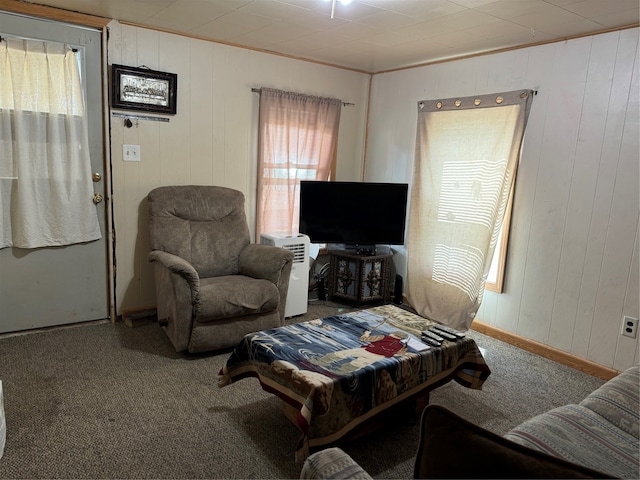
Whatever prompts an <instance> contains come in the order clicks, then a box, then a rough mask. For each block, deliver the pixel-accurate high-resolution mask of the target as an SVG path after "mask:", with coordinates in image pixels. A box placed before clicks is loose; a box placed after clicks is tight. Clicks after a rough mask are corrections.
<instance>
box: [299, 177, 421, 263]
mask: <svg viewBox="0 0 640 480" xmlns="http://www.w3.org/2000/svg"><path fill="white" fill-rule="evenodd" d="M408 188H409V186H408V185H407V184H406V183H375V182H326V181H310V180H303V181H301V182H300V228H299V230H300V233H304V234H305V235H308V236H309V238H310V239H311V242H312V243H333V244H344V246H345V249H347V250H355V251H356V252H358V253H361V254H367V253H368V254H373V253H375V246H376V245H402V244H404V234H405V221H406V215H407V192H408Z"/></svg>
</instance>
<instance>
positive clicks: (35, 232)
mask: <svg viewBox="0 0 640 480" xmlns="http://www.w3.org/2000/svg"><path fill="white" fill-rule="evenodd" d="M78 55H79V52H77V51H75V50H74V49H72V48H71V47H69V46H67V45H64V44H59V43H53V42H41V41H32V40H22V39H14V38H3V39H2V41H1V42H0V202H1V205H0V248H4V247H9V246H14V247H20V248H37V247H48V246H61V245H69V244H72V243H80V242H88V241H91V240H96V239H99V238H100V237H101V235H102V234H101V232H100V225H99V223H98V216H97V211H96V207H95V205H94V204H93V202H92V198H93V185H92V183H91V165H90V159H89V140H88V133H87V120H86V116H85V103H84V93H83V92H84V91H83V88H82V82H81V74H80V67H79V65H78Z"/></svg>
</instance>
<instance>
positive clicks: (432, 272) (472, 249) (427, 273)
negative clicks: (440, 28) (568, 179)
mask: <svg viewBox="0 0 640 480" xmlns="http://www.w3.org/2000/svg"><path fill="white" fill-rule="evenodd" d="M531 99H532V91H529V90H527V91H522V90H519V91H515V92H507V93H500V94H495V95H482V96H477V97H465V98H457V99H456V98H452V99H447V100H433V101H431V100H429V101H422V102H419V103H418V131H417V139H416V156H415V165H414V176H413V185H412V191H411V211H410V221H409V232H408V241H407V259H408V262H407V263H408V268H407V297H408V301H409V303H410V304H411V305H412V306H413V307H414V308H415V309H416V310H417V311H418V312H419V313H420V314H421V315H423V316H425V317H427V318H431V319H433V320H436V321H438V322H440V323H443V324H445V325H449V326H451V327H453V328H456V329H459V330H467V329H468V328H469V326H470V325H471V322H472V321H473V319H474V317H475V314H476V312H477V311H478V308H479V307H480V303H481V302H482V295H483V292H484V284H485V281H486V278H487V274H488V273H489V269H490V266H491V259H492V257H493V252H494V250H495V247H496V242H497V239H498V235H499V234H500V226H501V224H502V219H503V217H504V213H505V209H506V205H507V201H508V198H509V192H510V190H511V188H512V185H513V180H514V178H515V171H516V168H517V165H518V160H519V156H520V149H521V145H522V139H523V135H524V130H525V126H526V123H527V118H528V115H529V108H530V104H531Z"/></svg>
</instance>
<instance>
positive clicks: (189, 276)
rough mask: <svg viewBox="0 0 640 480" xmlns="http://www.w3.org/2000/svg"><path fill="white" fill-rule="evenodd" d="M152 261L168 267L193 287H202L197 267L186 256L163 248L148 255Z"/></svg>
mask: <svg viewBox="0 0 640 480" xmlns="http://www.w3.org/2000/svg"><path fill="white" fill-rule="evenodd" d="M148 259H149V261H150V262H158V263H161V264H162V265H164V266H165V267H167V268H168V269H169V270H170V271H171V272H172V273H175V274H177V275H180V276H181V277H182V278H184V279H185V280H186V281H187V282H188V283H189V286H190V287H191V288H192V289H198V288H199V287H200V276H199V275H198V272H196V269H195V268H193V266H192V265H191V264H190V263H189V262H187V261H186V260H185V259H184V258H182V257H178V256H177V255H173V254H172V253H168V252H163V251H162V250H152V251H151V252H150V253H149V257H148Z"/></svg>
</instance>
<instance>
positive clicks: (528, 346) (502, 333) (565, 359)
mask: <svg viewBox="0 0 640 480" xmlns="http://www.w3.org/2000/svg"><path fill="white" fill-rule="evenodd" d="M471 329H472V330H475V331H477V332H480V333H483V334H484V335H487V336H489V337H492V338H495V339H497V340H501V341H503V342H505V343H508V344H510V345H513V346H515V347H518V348H521V349H523V350H526V351H528V352H531V353H535V354H536V355H540V356H541V357H544V358H548V359H549V360H553V361H554V362H558V363H561V364H562V365H566V366H568V367H571V368H575V369H576V370H579V371H581V372H584V373H588V374H589V375H593V376H594V377H598V378H601V379H602V380H610V379H612V378H613V377H615V376H616V375H618V374H619V373H620V372H619V371H618V370H614V369H612V368H609V367H604V366H602V365H599V364H597V363H594V362H591V361H589V360H585V359H584V358H580V357H576V356H575V355H571V354H570V353H567V352H563V351H562V350H558V349H557V348H554V347H550V346H549V345H545V344H543V343H539V342H536V341H535V340H529V339H528V338H524V337H521V336H519V335H516V334H514V333H511V332H507V331H506V330H501V329H499V328H496V327H494V326H491V325H487V324H486V323H482V322H479V321H477V320H474V321H473V323H472V324H471Z"/></svg>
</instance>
